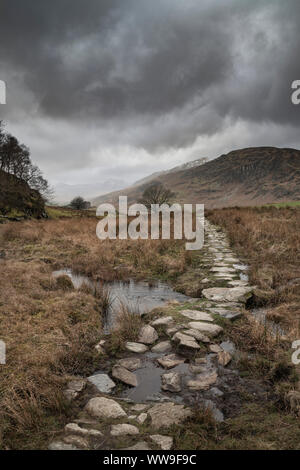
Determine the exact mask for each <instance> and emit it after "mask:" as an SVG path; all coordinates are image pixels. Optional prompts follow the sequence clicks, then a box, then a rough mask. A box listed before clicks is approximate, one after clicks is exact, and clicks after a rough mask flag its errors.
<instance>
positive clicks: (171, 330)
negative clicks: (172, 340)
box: [167, 325, 185, 336]
mask: <svg viewBox="0 0 300 470" xmlns="http://www.w3.org/2000/svg"><path fill="white" fill-rule="evenodd" d="M184 327H185V325H174V326H170V327H169V328H168V329H167V334H168V335H169V336H172V335H173V334H174V333H176V331H179V330H181V329H182V328H184Z"/></svg>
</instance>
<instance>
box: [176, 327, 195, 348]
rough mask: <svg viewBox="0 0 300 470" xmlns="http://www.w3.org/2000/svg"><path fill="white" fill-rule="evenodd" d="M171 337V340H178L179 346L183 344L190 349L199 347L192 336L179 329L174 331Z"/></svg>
mask: <svg viewBox="0 0 300 470" xmlns="http://www.w3.org/2000/svg"><path fill="white" fill-rule="evenodd" d="M172 339H173V341H179V344H180V346H184V347H186V348H190V349H200V346H199V344H198V343H197V342H196V340H195V339H194V338H193V337H192V336H189V335H184V334H183V333H181V332H179V331H178V332H177V333H175V335H174V336H173V338H172Z"/></svg>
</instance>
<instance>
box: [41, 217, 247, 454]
mask: <svg viewBox="0 0 300 470" xmlns="http://www.w3.org/2000/svg"><path fill="white" fill-rule="evenodd" d="M204 263H207V264H208V265H209V266H212V268H210V274H209V276H210V285H211V282H212V280H213V283H214V285H215V287H210V288H208V289H204V290H203V291H202V298H201V299H194V301H193V302H191V303H189V304H188V305H186V304H180V303H179V302H177V301H174V302H169V303H168V304H167V305H166V308H163V309H160V310H158V309H157V310H156V311H155V312H154V313H152V314H149V315H148V314H147V315H145V316H144V319H145V322H144V325H143V326H142V328H141V329H140V332H139V336H138V339H137V341H136V342H127V343H126V344H125V352H124V353H123V354H122V355H121V356H122V357H119V358H118V359H112V358H109V357H107V368H106V370H105V371H101V372H96V373H95V374H94V375H92V376H90V377H87V378H82V377H80V378H79V377H76V378H74V379H73V380H70V381H69V383H68V387H67V389H66V390H65V395H66V398H67V399H68V400H70V401H71V402H74V403H77V406H78V407H79V408H80V410H81V411H80V412H79V413H78V416H77V418H76V419H74V420H73V422H70V423H68V424H67V425H66V426H65V428H64V430H62V432H61V435H60V436H58V437H57V438H56V439H55V440H54V441H52V442H51V443H50V445H49V449H52V450H58V449H133V450H139V449H140V450H142V449H144V450H148V449H160V450H161V449H163V450H169V449H172V448H174V436H173V435H172V426H174V425H178V424H180V423H182V422H184V421H185V420H186V419H188V418H189V417H192V415H193V412H194V410H195V407H201V408H203V409H207V410H210V412H211V414H212V416H213V417H214V419H215V420H216V421H218V422H222V421H224V420H225V419H226V418H227V417H228V416H229V415H230V411H229V409H230V407H231V406H235V405H233V402H235V401H236V400H235V396H234V390H237V393H238V390H239V387H240V386H241V384H242V378H240V377H239V374H238V371H237V370H236V367H235V357H236V355H237V354H238V352H237V351H236V348H235V345H234V344H233V342H231V341H228V338H226V333H225V332H224V322H225V323H226V325H227V324H228V323H230V322H233V321H235V320H236V319H238V318H239V317H240V316H241V315H243V314H244V305H245V302H246V301H247V299H248V298H249V296H251V291H252V288H251V287H250V286H249V285H248V282H247V277H246V275H245V274H244V275H241V272H242V271H243V270H244V269H245V268H246V267H245V266H243V265H241V263H240V261H239V260H238V259H237V258H236V256H235V254H234V253H233V252H232V251H231V250H230V248H229V243H228V240H227V239H226V236H225V235H224V234H223V233H222V232H219V231H217V230H216V228H214V227H213V226H211V225H210V224H208V223H207V224H206V243H205V247H204ZM106 343H107V339H103V340H102V341H101V342H100V343H99V344H98V345H97V346H96V349H97V351H98V353H99V355H102V356H105V355H106V351H105V347H106Z"/></svg>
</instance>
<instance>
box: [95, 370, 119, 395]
mask: <svg viewBox="0 0 300 470" xmlns="http://www.w3.org/2000/svg"><path fill="white" fill-rule="evenodd" d="M88 381H89V382H91V383H92V384H93V385H95V387H97V389H98V390H99V392H102V393H108V394H109V393H111V391H112V389H113V388H114V387H115V386H116V384H115V382H113V381H112V380H111V379H110V377H109V376H108V375H107V374H95V375H91V376H90V377H88Z"/></svg>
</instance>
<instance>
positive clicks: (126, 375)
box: [112, 365, 138, 387]
mask: <svg viewBox="0 0 300 470" xmlns="http://www.w3.org/2000/svg"><path fill="white" fill-rule="evenodd" d="M112 376H113V377H114V378H115V379H117V380H120V382H123V383H125V384H126V385H131V387H136V386H137V384H138V381H137V378H136V376H135V375H134V374H133V373H132V372H130V371H129V370H127V369H125V367H122V366H118V365H116V366H114V367H113V369H112Z"/></svg>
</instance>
